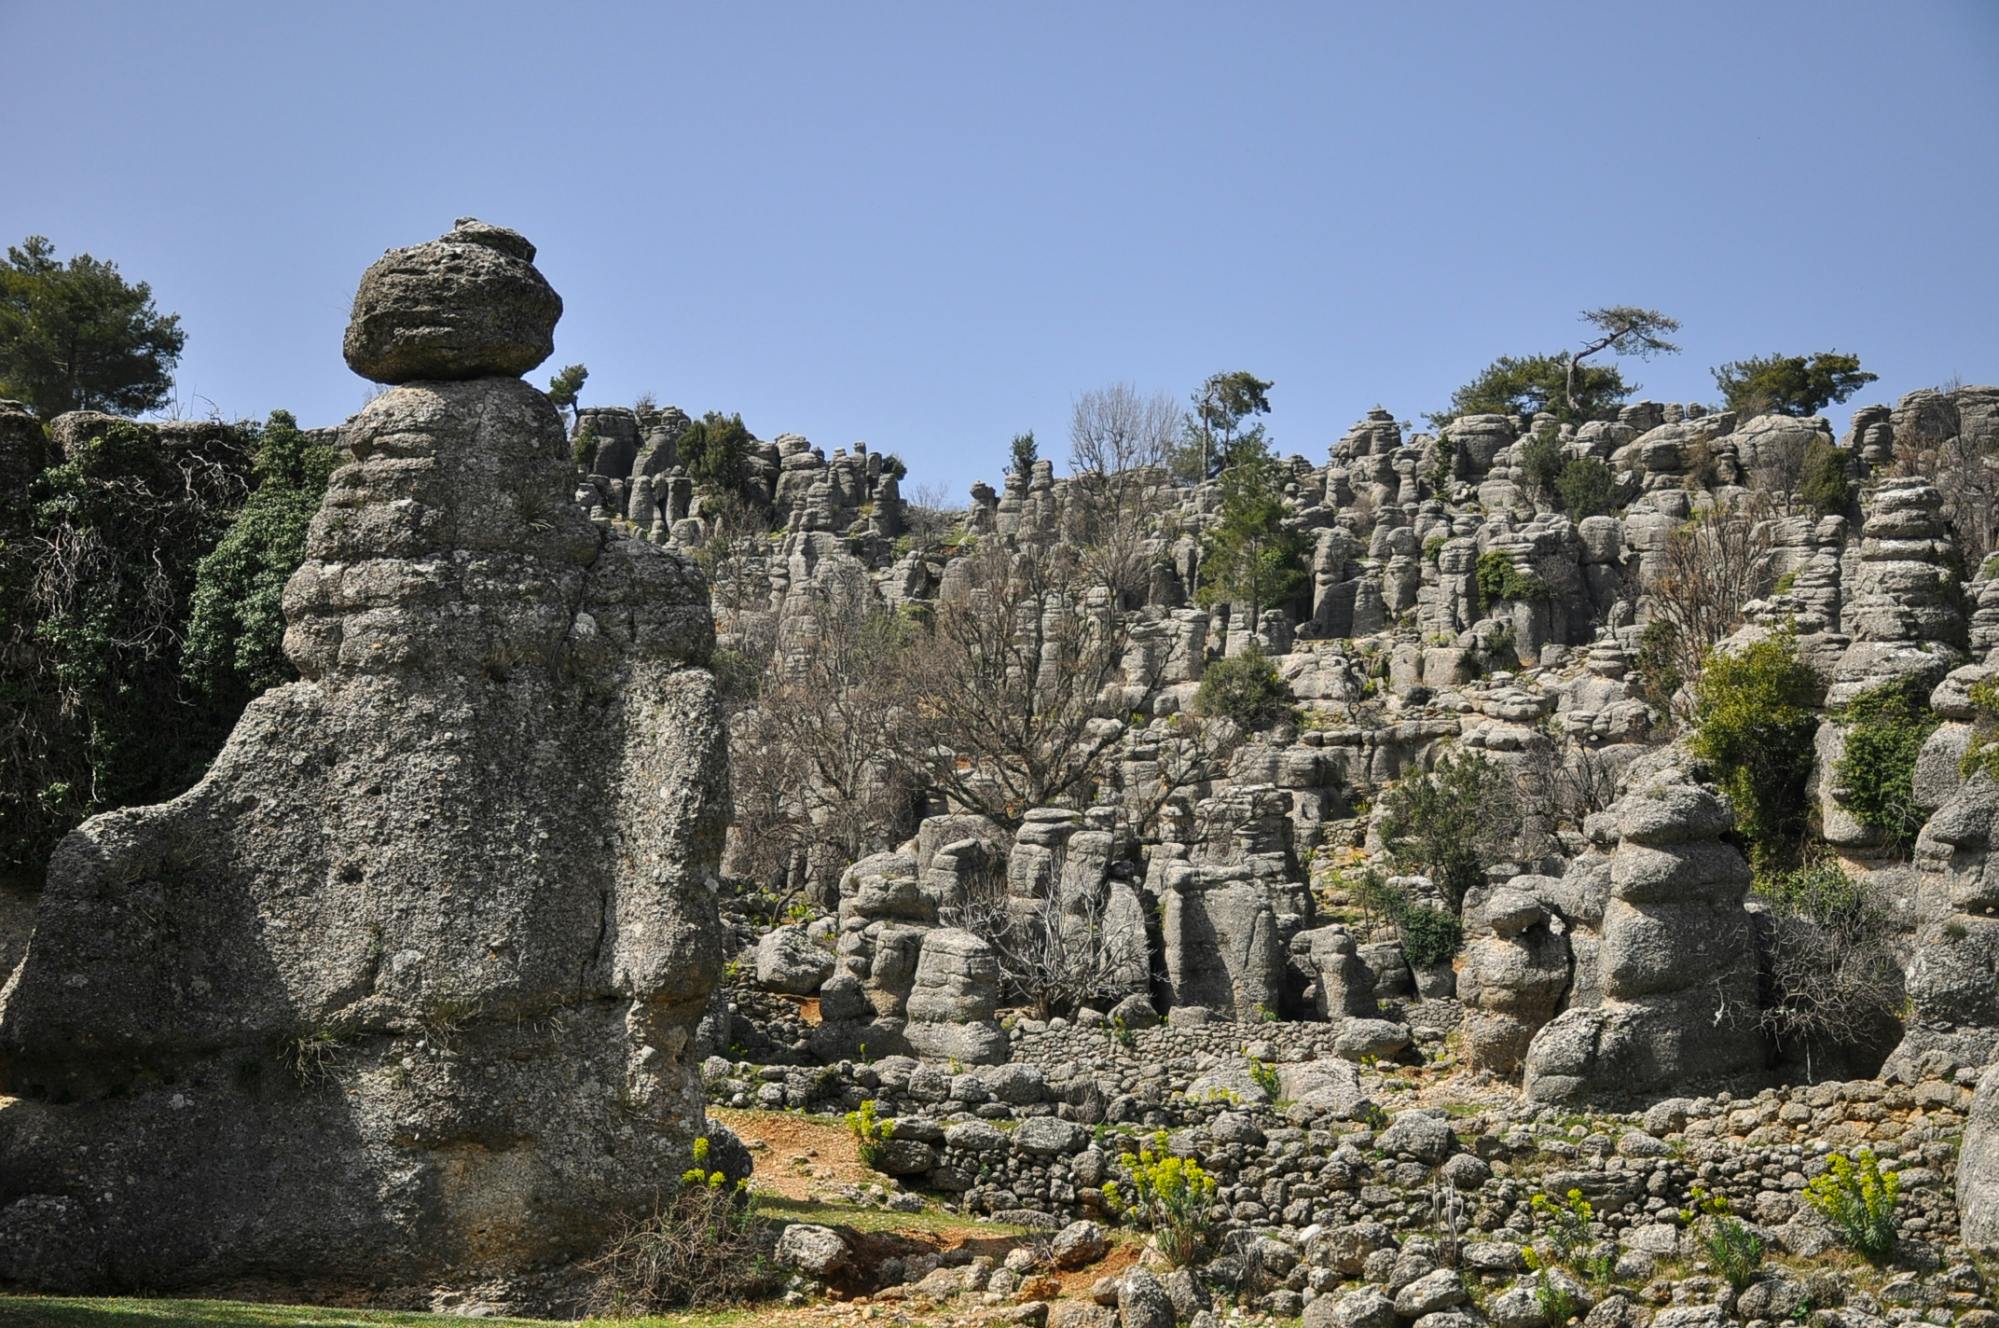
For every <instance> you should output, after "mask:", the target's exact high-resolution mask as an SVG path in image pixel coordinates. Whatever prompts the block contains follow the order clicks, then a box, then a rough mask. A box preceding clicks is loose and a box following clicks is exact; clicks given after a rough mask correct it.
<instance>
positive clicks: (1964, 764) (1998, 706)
mask: <svg viewBox="0 0 1999 1328" xmlns="http://www.w3.org/2000/svg"><path fill="white" fill-rule="evenodd" d="M1971 704H1972V706H1973V708H1974V709H1976V710H1977V712H1978V715H1977V718H1976V719H1975V720H1973V722H1972V726H1971V742H1970V744H1969V745H1968V746H1966V747H1965V749H1964V759H1963V760H1962V761H1960V762H1959V763H1958V773H1959V774H1961V775H1963V776H1964V777H1965V778H1966V779H1971V778H1973V777H1975V776H1977V775H1980V774H1983V775H1986V776H1987V777H1989V778H1992V779H1999V678H1987V679H1986V680H1985V681H1983V682H1977V683H1973V684H1972V685H1971Z"/></svg>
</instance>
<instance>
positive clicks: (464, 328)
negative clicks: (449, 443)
mask: <svg viewBox="0 0 1999 1328" xmlns="http://www.w3.org/2000/svg"><path fill="white" fill-rule="evenodd" d="M560 317H562V298H561V297H560V296H558V295H557V294H556V293H555V291H554V289H553V288H551V287H550V286H549V284H548V282H547V281H546V280H545V279H543V277H542V275H541V273H540V272H538V271H536V270H535V266H534V246H533V245H531V244H529V243H528V242H527V240H526V238H525V237H523V236H522V235H521V234H520V233H519V232H517V231H510V230H507V229H506V228H504V227H501V226H489V225H487V224H486V223H484V222H480V221H475V220H473V219H471V218H469V217H468V218H461V219H460V220H459V221H458V223H457V224H456V225H455V226H453V227H452V228H451V230H450V231H448V232H446V233H445V235H443V236H442V237H441V238H439V239H436V240H431V241H429V242H427V243H424V244H418V245H412V246H410V247H409V248H407V249H391V250H390V251H389V252H388V253H387V254H384V255H383V256H382V257H381V258H380V259H379V260H377V261H376V263H375V264H374V266H372V267H370V268H369V269H368V270H367V272H366V273H364V274H363V275H362V277H361V287H360V289H359V290H358V291H356V292H355V295H354V312H353V316H352V318H351V319H350V320H349V322H348V324H347V337H346V343H345V347H344V349H345V352H346V356H347V365H348V367H349V368H351V369H353V370H354V372H355V373H357V374H360V375H361V376H362V377H363V378H372V379H374V380H375V381H376V382H378V383H413V382H418V381H421V380H425V379H457V378H485V377H489V376H494V375H520V374H524V373H526V372H528V370H530V369H532V368H534V367H535V366H536V365H538V364H540V363H541V362H542V361H543V360H546V359H547V358H548V357H549V356H550V355H551V354H552V353H553V352H554V350H555V323H556V320H557V319H558V318H560Z"/></svg>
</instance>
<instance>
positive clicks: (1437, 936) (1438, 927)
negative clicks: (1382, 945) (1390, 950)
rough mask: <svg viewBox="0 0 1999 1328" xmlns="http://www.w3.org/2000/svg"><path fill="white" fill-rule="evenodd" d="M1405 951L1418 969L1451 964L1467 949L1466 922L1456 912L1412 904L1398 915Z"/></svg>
mask: <svg viewBox="0 0 1999 1328" xmlns="http://www.w3.org/2000/svg"><path fill="white" fill-rule="evenodd" d="M1395 930H1396V933H1397V934H1398V935H1399V936H1401V938H1402V953H1403V954H1405V955H1407V956H1408V957H1409V962H1410V963H1411V964H1412V965H1414V966H1416V967H1418V968H1429V967H1432V966H1434V965H1437V964H1448V963H1449V962H1450V961H1451V959H1452V958H1453V957H1454V956H1455V955H1456V954H1457V952H1458V951H1459V950H1461V949H1463V948H1464V943H1465V929H1464V924H1463V923H1462V922H1460V921H1458V917H1457V915H1456V914H1455V913H1448V912H1446V911H1444V910H1443V909H1440V908H1430V907H1428V906H1426V905H1422V904H1415V903H1412V904H1410V905H1409V906H1408V907H1406V908H1404V909H1403V910H1402V911H1401V912H1400V913H1398V914H1397V915H1396V918H1395Z"/></svg>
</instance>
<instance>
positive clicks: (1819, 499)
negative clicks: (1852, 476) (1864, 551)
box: [1798, 438, 1853, 516]
mask: <svg viewBox="0 0 1999 1328" xmlns="http://www.w3.org/2000/svg"><path fill="white" fill-rule="evenodd" d="M1798 497H1799V498H1800V499H1802V500H1803V501H1804V504H1805V506H1807V507H1809V508H1811V509H1812V510H1813V511H1814V512H1817V513H1818V514H1819V515H1820V516H1837V515H1838V514H1840V513H1841V512H1844V511H1846V509H1847V508H1848V507H1849V506H1850V505H1851V504H1852V501H1853V485H1852V482H1851V481H1849V480H1848V479H1847V477H1846V452H1845V450H1844V449H1842V448H1838V447H1835V446H1833V445H1832V443H1831V442H1829V441H1828V440H1826V439H1824V438H1814V439H1812V440H1811V441H1810V442H1809V443H1806V444H1805V459H1804V465H1803V467H1802V468H1801V470H1800V472H1799V475H1798Z"/></svg>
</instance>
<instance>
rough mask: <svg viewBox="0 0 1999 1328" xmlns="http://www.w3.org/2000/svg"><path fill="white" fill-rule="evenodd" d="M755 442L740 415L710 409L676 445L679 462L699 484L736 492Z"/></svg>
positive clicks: (713, 489) (704, 487)
mask: <svg viewBox="0 0 1999 1328" xmlns="http://www.w3.org/2000/svg"><path fill="white" fill-rule="evenodd" d="M753 441H754V440H753V439H752V438H751V437H750V431H749V429H748V428H747V427H746V426H745V425H744V424H743V417H742V416H741V415H724V414H722V412H721V411H719V410H711V411H709V412H708V413H707V414H706V415H704V416H702V417H701V418H700V419H698V420H695V421H694V422H693V423H691V424H689V425H688V426H687V428H686V430H685V431H684V432H682V433H681V435H680V438H679V440H678V444H677V445H678V447H679V449H680V464H681V465H683V466H685V467H687V474H688V476H689V477H690V478H691V479H693V481H694V483H695V485H696V486H698V487H700V488H702V489H705V490H708V491H710V492H715V493H735V492H736V491H738V490H739V489H741V487H742V483H743V473H744V468H745V467H746V466H747V465H748V463H749V459H750V444H751V442H753Z"/></svg>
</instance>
